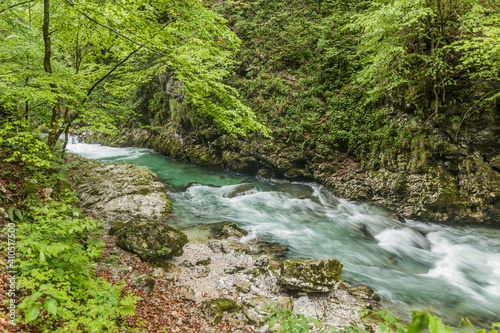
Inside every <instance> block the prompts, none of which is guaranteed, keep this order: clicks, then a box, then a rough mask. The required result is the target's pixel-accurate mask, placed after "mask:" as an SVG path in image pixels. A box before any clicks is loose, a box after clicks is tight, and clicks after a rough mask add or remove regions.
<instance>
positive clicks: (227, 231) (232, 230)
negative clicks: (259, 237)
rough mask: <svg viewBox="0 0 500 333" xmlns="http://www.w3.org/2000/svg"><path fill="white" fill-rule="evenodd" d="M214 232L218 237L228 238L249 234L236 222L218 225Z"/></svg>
mask: <svg viewBox="0 0 500 333" xmlns="http://www.w3.org/2000/svg"><path fill="white" fill-rule="evenodd" d="M213 232H214V234H215V236H216V237H217V238H228V237H231V236H235V237H238V238H241V237H243V236H246V235H247V232H246V231H245V230H243V229H241V228H240V227H239V226H238V225H237V224H236V223H228V224H224V225H221V226H217V227H215V228H214V230H213Z"/></svg>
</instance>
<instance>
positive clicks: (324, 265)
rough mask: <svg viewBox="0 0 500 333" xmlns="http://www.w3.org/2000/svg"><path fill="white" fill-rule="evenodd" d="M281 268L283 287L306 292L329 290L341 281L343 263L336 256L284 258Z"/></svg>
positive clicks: (281, 283)
mask: <svg viewBox="0 0 500 333" xmlns="http://www.w3.org/2000/svg"><path fill="white" fill-rule="evenodd" d="M280 270H281V276H280V285H281V287H282V288H285V289H289V290H298V291H305V292H328V291H330V290H332V289H334V288H335V285H336V284H337V282H339V280H340V276H341V275H342V264H341V263H340V261H339V260H337V259H334V258H326V259H317V260H284V261H283V262H282V263H281V266H280Z"/></svg>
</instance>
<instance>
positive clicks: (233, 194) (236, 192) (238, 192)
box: [228, 185, 257, 198]
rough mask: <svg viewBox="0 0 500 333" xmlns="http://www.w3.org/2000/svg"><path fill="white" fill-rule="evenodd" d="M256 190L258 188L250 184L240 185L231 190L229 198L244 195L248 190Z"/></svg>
mask: <svg viewBox="0 0 500 333" xmlns="http://www.w3.org/2000/svg"><path fill="white" fill-rule="evenodd" d="M255 190H257V189H256V188H255V187H254V186H250V185H243V186H239V187H238V188H236V189H235V190H234V191H233V192H231V193H230V194H229V195H228V198H234V197H237V196H240V195H244V194H246V193H247V192H251V191H255Z"/></svg>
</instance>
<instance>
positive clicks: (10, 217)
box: [7, 207, 15, 221]
mask: <svg viewBox="0 0 500 333" xmlns="http://www.w3.org/2000/svg"><path fill="white" fill-rule="evenodd" d="M14 209H15V207H10V208H9V210H8V211H7V214H8V215H9V219H10V220H11V221H14Z"/></svg>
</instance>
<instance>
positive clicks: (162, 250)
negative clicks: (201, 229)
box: [116, 221, 188, 268]
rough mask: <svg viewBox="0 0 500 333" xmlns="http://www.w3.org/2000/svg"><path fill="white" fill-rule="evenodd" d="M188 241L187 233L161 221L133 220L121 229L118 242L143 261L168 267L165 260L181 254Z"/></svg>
mask: <svg viewBox="0 0 500 333" xmlns="http://www.w3.org/2000/svg"><path fill="white" fill-rule="evenodd" d="M187 241H188V238H187V236H186V234H184V233H183V232H181V231H179V230H177V229H175V228H172V227H170V226H168V225H166V224H165V223H163V222H161V221H132V222H129V223H127V224H126V225H124V226H123V227H122V228H121V229H120V230H119V232H118V239H117V241H116V243H117V244H118V246H119V247H121V248H122V249H124V250H126V251H129V252H132V253H135V254H137V255H138V256H139V257H140V258H141V259H142V260H143V261H147V262H152V263H155V264H156V265H158V266H160V267H165V268H168V266H169V265H168V264H167V263H166V262H165V260H167V259H170V258H172V256H180V255H181V254H182V248H183V246H184V245H185V244H186V243H187Z"/></svg>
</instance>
